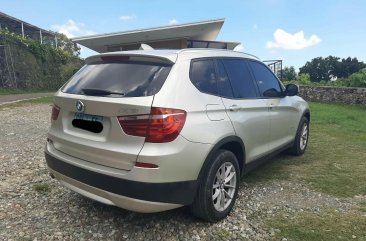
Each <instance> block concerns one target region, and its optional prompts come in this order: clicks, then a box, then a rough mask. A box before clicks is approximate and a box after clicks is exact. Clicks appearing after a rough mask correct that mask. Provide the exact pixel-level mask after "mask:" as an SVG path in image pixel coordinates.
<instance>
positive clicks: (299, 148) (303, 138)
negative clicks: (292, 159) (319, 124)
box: [289, 117, 309, 156]
mask: <svg viewBox="0 0 366 241" xmlns="http://www.w3.org/2000/svg"><path fill="white" fill-rule="evenodd" d="M308 140H309V120H308V119H307V118H306V117H302V118H301V121H300V123H299V127H298V128H297V133H296V137H295V142H294V144H293V146H292V147H291V148H290V149H289V152H290V153H291V154H293V155H296V156H300V155H302V154H304V152H305V150H306V147H307V145H308Z"/></svg>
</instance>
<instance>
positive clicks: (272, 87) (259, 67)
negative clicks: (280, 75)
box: [249, 61, 282, 97]
mask: <svg viewBox="0 0 366 241" xmlns="http://www.w3.org/2000/svg"><path fill="white" fill-rule="evenodd" d="M249 63H250V66H251V68H252V70H253V74H254V77H255V80H256V82H257V84H258V88H259V91H260V93H261V95H262V96H272V97H274V96H276V92H277V94H279V93H280V92H282V89H281V87H280V83H279V82H278V80H277V78H276V77H275V75H274V74H273V73H272V71H271V70H269V69H268V68H267V67H266V66H265V65H264V64H262V63H259V62H255V61H249ZM269 91H275V92H274V94H273V92H272V93H269Z"/></svg>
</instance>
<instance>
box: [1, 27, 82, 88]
mask: <svg viewBox="0 0 366 241" xmlns="http://www.w3.org/2000/svg"><path fill="white" fill-rule="evenodd" d="M69 41H70V40H69ZM70 42H71V41H70ZM0 45H7V46H10V47H9V48H10V51H11V55H12V59H13V66H14V72H15V73H14V75H15V78H16V81H15V83H11V84H7V85H4V86H2V83H5V82H6V80H8V79H9V77H8V70H7V69H6V68H5V66H6V65H5V62H4V60H2V58H0V73H1V72H3V73H5V74H3V75H0V80H3V81H0V88H1V87H2V88H21V89H33V90H56V89H58V88H60V87H61V86H62V85H63V84H64V83H65V82H66V81H67V80H68V79H69V78H70V77H71V75H72V74H73V72H74V70H75V69H79V68H80V67H81V66H82V64H83V63H82V60H81V59H79V58H78V57H77V56H76V55H74V54H73V52H72V51H71V50H70V51H66V50H63V49H60V48H54V47H52V46H51V45H47V44H41V43H39V42H38V41H35V40H32V39H27V38H23V37H21V36H20V35H17V34H15V33H11V32H9V31H7V30H0ZM8 83H9V82H8Z"/></svg>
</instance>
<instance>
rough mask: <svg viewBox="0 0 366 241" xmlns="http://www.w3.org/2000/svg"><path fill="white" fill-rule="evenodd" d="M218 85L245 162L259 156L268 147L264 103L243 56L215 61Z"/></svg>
mask: <svg viewBox="0 0 366 241" xmlns="http://www.w3.org/2000/svg"><path fill="white" fill-rule="evenodd" d="M217 72H218V73H217V74H218V89H219V92H220V95H221V96H222V100H223V102H224V105H225V107H226V112H227V114H228V116H229V117H230V119H231V122H232V124H233V127H234V129H235V132H236V134H237V136H239V137H240V138H241V139H242V140H243V142H244V145H245V151H246V162H247V163H249V162H251V161H253V160H254V159H257V158H259V157H260V156H263V155H264V154H266V153H267V152H268V149H269V143H268V140H269V114H268V107H267V103H266V101H265V100H263V99H258V98H257V97H258V90H257V87H256V85H255V83H254V81H253V78H252V75H251V73H250V71H249V68H248V66H247V61H246V60H245V59H239V58H233V59H231V58H224V59H220V60H218V61H217Z"/></svg>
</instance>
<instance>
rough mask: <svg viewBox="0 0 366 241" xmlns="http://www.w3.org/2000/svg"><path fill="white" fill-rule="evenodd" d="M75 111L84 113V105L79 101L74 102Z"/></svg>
mask: <svg viewBox="0 0 366 241" xmlns="http://www.w3.org/2000/svg"><path fill="white" fill-rule="evenodd" d="M76 110H77V112H84V110H85V107H84V103H83V102H81V101H80V100H78V101H76Z"/></svg>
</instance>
